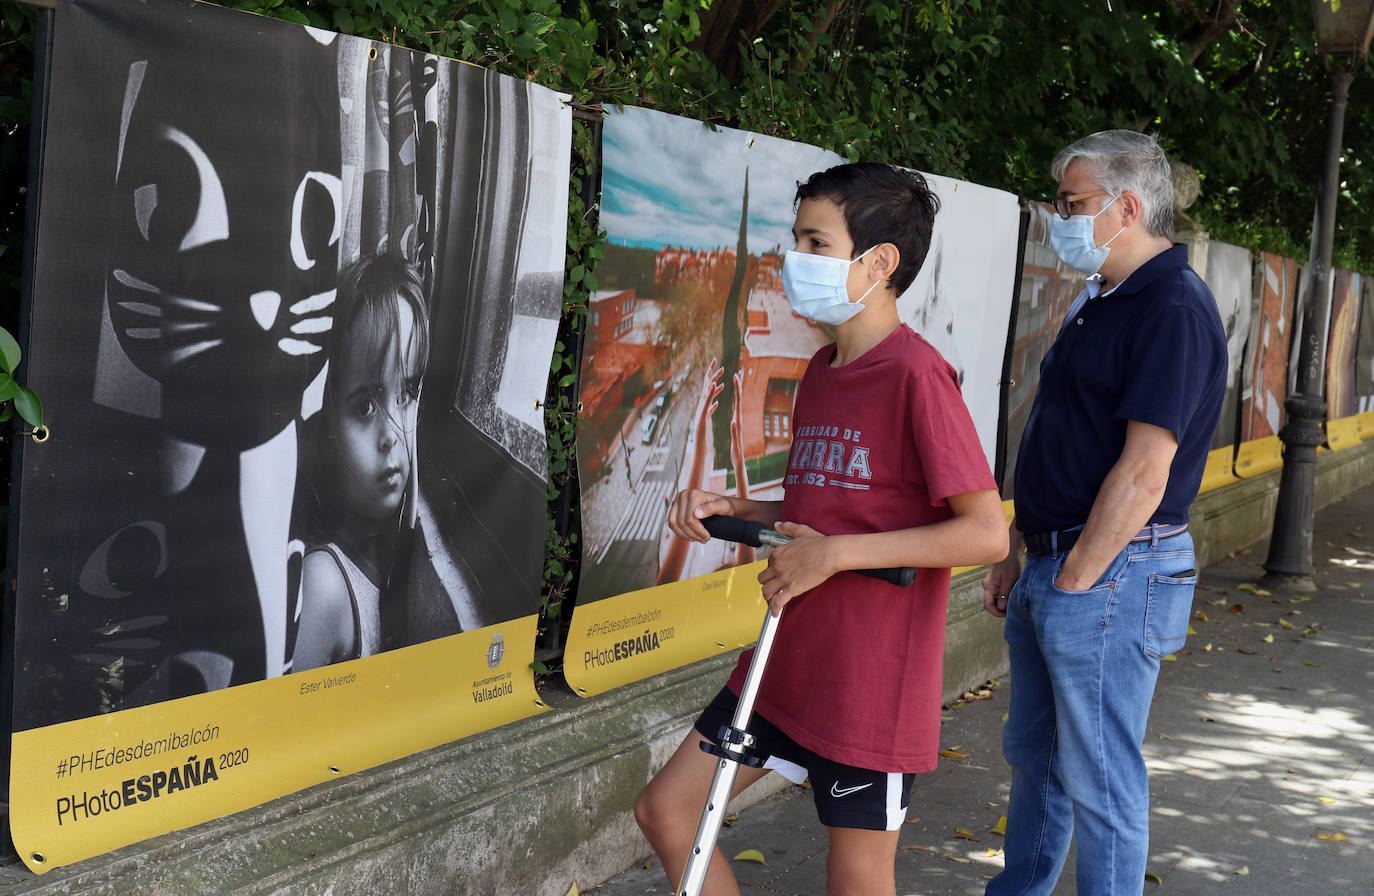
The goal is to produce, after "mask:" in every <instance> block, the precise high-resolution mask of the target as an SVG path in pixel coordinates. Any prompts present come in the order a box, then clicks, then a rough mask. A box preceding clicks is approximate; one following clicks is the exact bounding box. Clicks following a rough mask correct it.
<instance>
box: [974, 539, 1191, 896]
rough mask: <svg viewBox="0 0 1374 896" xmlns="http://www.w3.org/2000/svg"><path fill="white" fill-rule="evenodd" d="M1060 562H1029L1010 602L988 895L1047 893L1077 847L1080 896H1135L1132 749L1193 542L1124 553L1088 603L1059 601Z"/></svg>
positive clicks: (1181, 604)
mask: <svg viewBox="0 0 1374 896" xmlns="http://www.w3.org/2000/svg"><path fill="white" fill-rule="evenodd" d="M1066 556H1067V554H1066V553H1063V552H1061V553H1057V554H1032V555H1029V556H1028V557H1027V561H1026V568H1025V570H1024V571H1023V572H1022V574H1021V577H1020V579H1018V580H1017V582H1016V586H1015V587H1014V588H1013V589H1012V592H1011V594H1010V596H1009V597H1008V600H1007V619H1006V639H1007V647H1008V649H1009V652H1010V656H1011V708H1010V711H1009V714H1008V716H1007V724H1006V728H1005V730H1004V731H1003V736H1002V749H1003V753H1004V754H1005V756H1006V760H1007V764H1008V765H1010V766H1011V773H1012V778H1011V803H1010V806H1009V807H1008V810H1007V836H1006V849H1005V854H1006V867H1005V870H1003V872H1002V873H1001V874H999V875H998V876H997V877H996V878H994V879H993V880H992V881H991V882H990V883H989V884H988V886H987V891H986V892H987V894H988V896H1013V894H1014V896H1042V894H1049V893H1050V892H1052V891H1053V890H1054V885H1055V883H1056V882H1057V881H1058V879H1059V873H1060V871H1061V870H1062V869H1063V867H1064V859H1065V858H1066V856H1067V855H1068V851H1069V841H1070V840H1071V839H1072V838H1073V837H1074V836H1077V838H1078V839H1077V843H1078V853H1077V868H1078V893H1079V896H1108V894H1110V896H1139V894H1140V893H1141V891H1142V890H1143V889H1144V884H1145V861H1146V858H1147V856H1148V854H1149V846H1150V838H1149V808H1150V791H1149V782H1148V781H1147V780H1146V772H1145V760H1144V757H1143V756H1142V755H1141V744H1142V743H1143V742H1144V740H1145V723H1146V720H1147V718H1148V717H1149V713H1150V701H1151V699H1152V698H1153V696H1154V689H1155V681H1156V679H1157V678H1158V677H1159V660H1160V657H1162V656H1165V655H1167V654H1169V653H1172V652H1174V651H1175V650H1177V649H1178V648H1180V647H1182V646H1183V641H1184V638H1185V637H1186V635H1187V633H1188V619H1189V616H1190V614H1191V608H1192V600H1193V586H1194V585H1196V584H1197V573H1196V571H1195V570H1194V569H1193V564H1194V559H1193V539H1192V536H1191V535H1189V534H1188V533H1187V532H1183V533H1181V534H1178V535H1173V536H1169V537H1167V538H1162V539H1159V540H1158V542H1157V543H1155V544H1152V543H1151V542H1148V541H1145V542H1132V543H1130V544H1128V545H1127V546H1126V548H1125V550H1123V551H1122V552H1121V553H1120V554H1118V555H1117V557H1116V559H1114V560H1113V561H1112V564H1111V566H1110V567H1109V568H1108V569H1107V571H1106V572H1105V573H1104V574H1103V576H1102V578H1101V579H1100V580H1098V582H1097V583H1096V584H1095V585H1093V587H1092V588H1090V589H1088V590H1087V591H1083V592H1067V591H1061V590H1059V589H1058V588H1056V587H1055V586H1054V580H1055V577H1056V576H1057V575H1058V574H1059V569H1060V567H1061V566H1062V565H1063V563H1064V558H1065V557H1066Z"/></svg>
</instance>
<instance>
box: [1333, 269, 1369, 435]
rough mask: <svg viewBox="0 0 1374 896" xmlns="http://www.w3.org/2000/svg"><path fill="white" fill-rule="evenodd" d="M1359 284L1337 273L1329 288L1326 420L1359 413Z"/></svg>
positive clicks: (1349, 273)
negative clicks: (1329, 316) (1356, 351)
mask: <svg viewBox="0 0 1374 896" xmlns="http://www.w3.org/2000/svg"><path fill="white" fill-rule="evenodd" d="M1363 281H1364V278H1363V277H1361V276H1360V275H1359V274H1357V273H1355V272H1354V271H1346V270H1337V271H1336V272H1335V278H1334V281H1333V283H1332V287H1331V325H1330V330H1329V335H1328V337H1327V340H1326V352H1327V355H1326V416H1327V418H1328V419H1330V420H1339V419H1341V418H1343V417H1352V416H1354V415H1355V414H1357V413H1359V412H1360V405H1359V398H1358V394H1357V370H1356V366H1357V360H1356V358H1357V356H1356V354H1355V350H1356V345H1357V342H1358V340H1359V335H1360V333H1359V328H1360V305H1361V301H1360V300H1361V299H1362V298H1363V297H1364V282H1363Z"/></svg>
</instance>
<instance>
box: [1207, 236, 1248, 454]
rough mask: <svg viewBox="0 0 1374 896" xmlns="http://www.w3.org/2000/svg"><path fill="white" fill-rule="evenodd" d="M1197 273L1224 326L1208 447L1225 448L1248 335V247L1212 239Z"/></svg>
mask: <svg viewBox="0 0 1374 896" xmlns="http://www.w3.org/2000/svg"><path fill="white" fill-rule="evenodd" d="M1198 273H1200V274H1202V275H1203V277H1202V279H1203V280H1204V281H1205V282H1206V283H1207V286H1208V288H1210V289H1211V290H1212V295H1213V297H1215V298H1216V300H1217V310H1218V311H1219V312H1220V313H1221V325H1222V327H1223V328H1225V330H1226V354H1227V365H1226V397H1225V399H1224V400H1223V401H1222V404H1221V416H1220V418H1219V419H1218V420H1217V428H1216V430H1215V431H1214V432H1213V433H1212V448H1213V449H1216V448H1229V447H1232V446H1234V445H1235V444H1236V443H1237V441H1238V439H1237V436H1238V433H1239V428H1238V427H1239V406H1240V394H1241V376H1240V370H1241V362H1242V360H1243V359H1244V358H1245V341H1246V339H1247V338H1248V337H1249V335H1250V315H1251V295H1252V293H1253V281H1254V273H1255V269H1254V261H1253V260H1252V258H1251V256H1250V250H1249V249H1243V248H1241V247H1240V246H1231V245H1228V244H1226V243H1216V242H1213V243H1209V244H1208V246H1207V269H1206V271H1205V272H1204V271H1199V272H1198Z"/></svg>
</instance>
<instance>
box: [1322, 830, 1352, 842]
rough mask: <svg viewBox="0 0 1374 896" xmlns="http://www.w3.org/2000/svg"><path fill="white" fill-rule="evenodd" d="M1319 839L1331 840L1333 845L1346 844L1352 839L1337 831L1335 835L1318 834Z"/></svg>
mask: <svg viewBox="0 0 1374 896" xmlns="http://www.w3.org/2000/svg"><path fill="white" fill-rule="evenodd" d="M1317 839H1318V840H1330V841H1331V842H1333V843H1344V842H1345V841H1347V840H1349V839H1350V838H1349V837H1347V836H1346V835H1345V834H1342V833H1341V832H1340V831H1336V832H1335V833H1332V834H1318V835H1317Z"/></svg>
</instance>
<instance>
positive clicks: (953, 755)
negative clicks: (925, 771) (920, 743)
mask: <svg viewBox="0 0 1374 896" xmlns="http://www.w3.org/2000/svg"><path fill="white" fill-rule="evenodd" d="M940 755H941V756H943V757H945V758H946V759H967V758H968V754H967V753H960V752H959V751H958V750H941V751H940Z"/></svg>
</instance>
